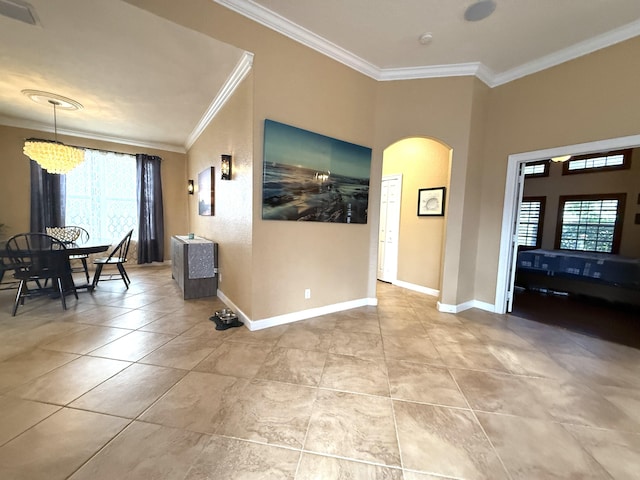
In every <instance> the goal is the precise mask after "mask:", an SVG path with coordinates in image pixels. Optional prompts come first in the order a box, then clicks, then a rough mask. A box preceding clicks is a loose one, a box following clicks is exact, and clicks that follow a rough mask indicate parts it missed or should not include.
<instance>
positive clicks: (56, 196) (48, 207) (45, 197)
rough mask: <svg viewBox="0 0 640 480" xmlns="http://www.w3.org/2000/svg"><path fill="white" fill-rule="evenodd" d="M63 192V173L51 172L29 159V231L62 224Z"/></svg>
mask: <svg viewBox="0 0 640 480" xmlns="http://www.w3.org/2000/svg"><path fill="white" fill-rule="evenodd" d="M65 192H66V189H65V176H64V175H56V174H51V173H49V172H47V171H46V170H44V169H43V168H42V167H41V166H40V165H38V163H37V162H35V161H33V160H31V224H30V231H31V232H41V233H44V232H45V227H63V226H64V221H65V219H64V217H65V204H66V195H65Z"/></svg>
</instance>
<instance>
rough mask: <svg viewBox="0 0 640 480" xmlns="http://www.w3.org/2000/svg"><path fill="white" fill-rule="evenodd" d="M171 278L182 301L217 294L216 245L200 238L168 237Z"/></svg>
mask: <svg viewBox="0 0 640 480" xmlns="http://www.w3.org/2000/svg"><path fill="white" fill-rule="evenodd" d="M171 276H172V277H173V278H174V279H175V281H176V282H178V285H180V289H181V290H182V293H183V296H184V299H185V300H188V299H190V298H200V297H211V296H215V295H216V293H217V290H218V244H217V243H215V242H212V241H211V240H207V239H206V238H202V237H195V238H189V237H188V236H186V235H184V236H183V235H174V236H173V237H171Z"/></svg>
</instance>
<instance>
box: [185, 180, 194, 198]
mask: <svg viewBox="0 0 640 480" xmlns="http://www.w3.org/2000/svg"><path fill="white" fill-rule="evenodd" d="M194 190H195V187H194V186H193V180H189V183H187V192H188V193H189V195H193V191H194Z"/></svg>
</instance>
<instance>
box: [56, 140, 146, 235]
mask: <svg viewBox="0 0 640 480" xmlns="http://www.w3.org/2000/svg"><path fill="white" fill-rule="evenodd" d="M136 182H137V180H136V158H135V156H134V155H128V154H124V153H114V152H105V151H101V150H89V149H87V150H85V161H84V162H83V163H82V164H80V165H79V166H78V167H76V168H75V169H73V170H72V171H71V172H69V173H67V174H66V192H67V193H66V213H65V219H66V220H65V222H66V224H67V225H77V226H79V227H83V228H84V229H86V230H87V231H88V232H89V233H90V235H91V240H97V241H107V242H110V241H116V240H120V238H121V237H122V236H123V235H124V234H125V233H126V232H127V231H129V230H130V229H132V228H133V229H136V232H137V226H138V221H137V218H138V207H137V190H136V188H137V187H136ZM134 238H136V233H135V232H134Z"/></svg>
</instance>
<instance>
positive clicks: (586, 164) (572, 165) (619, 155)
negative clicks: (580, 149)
mask: <svg viewBox="0 0 640 480" xmlns="http://www.w3.org/2000/svg"><path fill="white" fill-rule="evenodd" d="M627 168H631V150H630V149H629V150H616V151H614V152H604V153H592V154H589V155H578V156H575V157H572V158H570V159H569V160H567V161H566V162H564V164H563V165H562V174H563V175H572V174H575V173H590V172H603V171H604V172H606V171H609V170H624V169H627Z"/></svg>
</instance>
